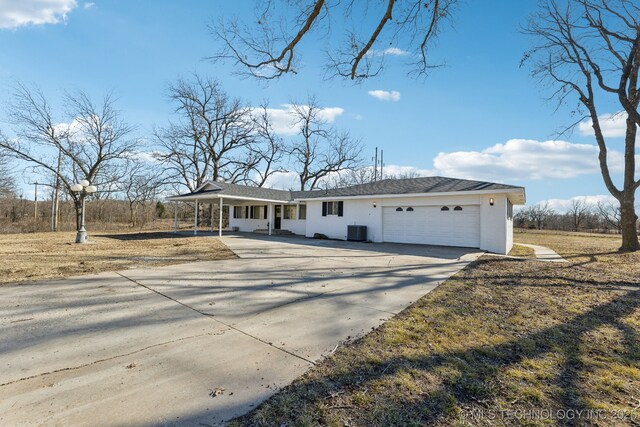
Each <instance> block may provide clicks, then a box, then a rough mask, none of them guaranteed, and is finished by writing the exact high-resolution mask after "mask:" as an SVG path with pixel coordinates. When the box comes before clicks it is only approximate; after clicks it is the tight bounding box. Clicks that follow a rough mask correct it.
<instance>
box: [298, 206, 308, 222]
mask: <svg viewBox="0 0 640 427" xmlns="http://www.w3.org/2000/svg"><path fill="white" fill-rule="evenodd" d="M298 219H307V205H300V206H298Z"/></svg>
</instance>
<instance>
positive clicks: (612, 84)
mask: <svg viewBox="0 0 640 427" xmlns="http://www.w3.org/2000/svg"><path fill="white" fill-rule="evenodd" d="M525 31H526V33H528V34H530V35H532V36H534V37H535V38H536V40H537V45H536V46H535V47H534V48H533V49H531V50H530V51H529V52H527V54H526V55H525V61H531V62H532V64H533V75H534V76H536V77H538V78H540V79H541V80H543V81H548V82H550V83H551V84H553V85H554V86H555V87H556V91H555V92H554V93H553V97H555V98H556V99H557V100H558V101H559V102H560V103H563V102H565V101H567V100H568V99H569V97H571V98H572V99H574V98H577V99H578V101H579V103H580V104H579V105H581V108H579V109H578V111H579V112H580V113H581V114H580V119H579V120H578V121H577V122H576V123H575V124H574V125H573V126H575V125H576V124H577V123H578V122H580V121H582V120H584V119H585V118H589V119H590V120H591V123H592V127H593V131H594V134H595V139H596V142H597V144H598V148H599V161H600V171H601V173H602V177H603V179H604V183H605V185H606V187H607V189H608V190H609V192H610V193H611V195H613V197H615V198H616V199H617V200H618V201H619V202H620V212H621V229H622V246H621V248H620V249H621V250H626V251H636V250H638V249H640V243H639V242H638V234H637V230H636V221H637V218H638V217H637V215H636V211H635V207H634V204H635V192H636V190H637V189H638V187H640V180H637V181H636V179H635V153H636V149H635V144H636V133H637V130H638V126H640V112H639V111H638V103H639V102H640V87H639V86H638V83H639V82H638V76H639V71H640V5H639V4H638V2H637V1H633V0H564V1H561V2H558V1H555V0H546V1H544V2H542V4H541V6H540V11H539V12H538V13H537V14H536V15H535V16H533V17H532V18H531V20H530V22H529V24H528V26H527V28H526V30H525ZM611 102H615V103H617V105H619V107H620V108H621V109H622V112H623V114H624V115H625V116H626V134H625V138H624V140H625V142H624V146H625V150H624V174H623V176H624V178H623V185H622V188H619V187H618V186H616V185H615V184H614V182H613V179H612V177H611V173H610V169H609V164H608V161H607V148H608V147H607V139H605V135H604V132H603V129H602V125H601V118H600V115H599V113H600V111H599V107H600V106H607V107H609V108H610V105H611Z"/></svg>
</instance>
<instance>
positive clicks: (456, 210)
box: [383, 205, 480, 248]
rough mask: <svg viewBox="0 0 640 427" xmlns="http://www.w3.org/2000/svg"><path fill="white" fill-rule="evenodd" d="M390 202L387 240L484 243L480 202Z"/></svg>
mask: <svg viewBox="0 0 640 427" xmlns="http://www.w3.org/2000/svg"><path fill="white" fill-rule="evenodd" d="M441 208H442V207H441V206H412V207H411V206H387V207H385V208H384V210H383V240H384V241H385V242H396V243H418V244H428V245H443V246H464V247H470V248H477V247H480V206H478V205H462V206H447V208H448V209H449V210H442V209H441Z"/></svg>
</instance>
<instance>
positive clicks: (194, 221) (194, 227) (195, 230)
mask: <svg viewBox="0 0 640 427" xmlns="http://www.w3.org/2000/svg"><path fill="white" fill-rule="evenodd" d="M193 235H194V236H197V235H198V201H197V200H196V214H195V219H194V220H193Z"/></svg>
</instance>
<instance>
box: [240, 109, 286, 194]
mask: <svg viewBox="0 0 640 427" xmlns="http://www.w3.org/2000/svg"><path fill="white" fill-rule="evenodd" d="M251 121H252V124H253V132H254V138H255V140H254V142H253V144H251V145H250V146H249V153H248V155H247V156H246V158H247V159H248V160H247V161H245V163H244V176H243V178H242V181H243V182H244V183H246V184H250V185H255V186H257V187H262V186H264V185H265V184H266V183H267V180H268V179H269V178H270V177H271V176H272V175H274V174H276V173H278V172H285V171H286V170H285V169H284V168H283V167H282V164H281V162H282V160H283V157H284V148H285V144H284V141H283V140H282V138H281V137H280V136H278V135H277V134H276V132H275V130H274V129H273V124H272V122H271V116H270V115H269V108H268V107H267V103H266V102H264V103H263V104H262V105H261V106H260V108H256V109H255V110H254V111H253V112H252V114H251Z"/></svg>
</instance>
